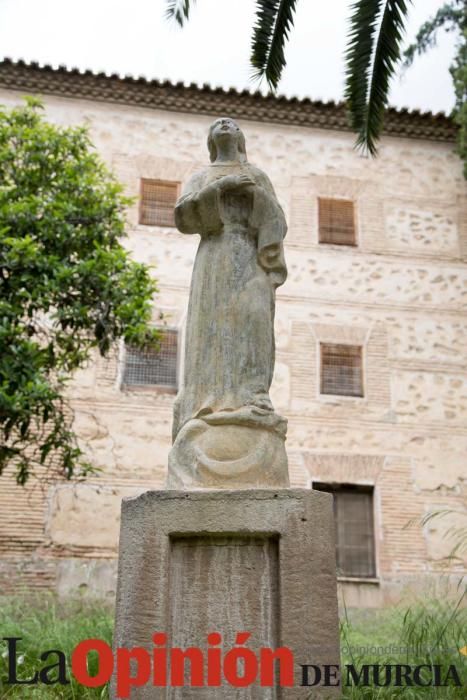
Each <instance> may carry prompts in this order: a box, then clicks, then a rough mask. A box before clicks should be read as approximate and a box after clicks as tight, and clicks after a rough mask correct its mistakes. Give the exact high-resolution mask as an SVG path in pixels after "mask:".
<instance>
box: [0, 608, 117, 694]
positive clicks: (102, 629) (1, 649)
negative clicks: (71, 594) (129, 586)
mask: <svg viewBox="0 0 467 700" xmlns="http://www.w3.org/2000/svg"><path fill="white" fill-rule="evenodd" d="M112 629H113V611H112V609H111V608H110V607H109V605H108V604H105V603H102V602H97V601H89V600H88V601H86V600H85V599H82V600H81V599H80V600H70V601H67V602H66V603H62V602H59V601H58V600H57V599H56V598H55V597H54V596H52V595H41V596H32V597H31V596H30V597H23V596H21V597H20V596H18V597H15V598H4V599H1V600H0V632H1V635H0V638H3V637H21V638H22V641H21V642H19V643H18V654H19V655H20V656H19V658H21V656H24V661H23V663H22V664H21V665H19V666H18V676H19V677H21V678H31V677H32V676H33V675H34V673H35V671H36V670H37V669H40V668H42V667H43V666H44V665H45V664H44V662H41V660H40V655H41V653H43V652H44V651H46V650H48V649H60V650H62V651H64V652H65V654H66V656H67V659H68V660H69V659H70V655H71V652H72V650H73V649H74V647H75V646H76V645H77V644H78V642H80V641H82V640H83V639H90V638H98V639H103V640H105V641H107V642H109V643H111V640H112ZM5 651H6V644H5V642H2V643H1V646H0V698H1V700H4V698H5V700H6V699H9V698H20V697H21V698H33V699H34V700H36V698H41V699H42V698H63V700H72V699H73V700H74V698H108V693H107V689H106V688H96V689H92V688H85V687H84V686H82V685H79V684H78V683H77V682H76V681H75V680H74V678H73V676H72V675H71V674H70V673H68V674H67V676H68V678H70V680H71V683H70V685H68V686H63V685H59V684H57V685H53V686H45V685H43V684H40V685H37V686H26V685H22V686H16V685H6V683H5V680H6V674H7V668H6V659H5V658H4V657H3V658H2V655H3V654H4V653H5ZM54 662H55V659H53V658H52V659H51V660H50V661H49V662H48V663H54ZM89 668H90V672H91V673H96V672H97V660H96V658H91V657H90V662H89ZM91 669H93V670H91Z"/></svg>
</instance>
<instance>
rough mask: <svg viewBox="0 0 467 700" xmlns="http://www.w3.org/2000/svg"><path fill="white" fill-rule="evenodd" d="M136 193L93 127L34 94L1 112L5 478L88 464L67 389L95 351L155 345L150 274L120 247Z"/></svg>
mask: <svg viewBox="0 0 467 700" xmlns="http://www.w3.org/2000/svg"><path fill="white" fill-rule="evenodd" d="M128 202H129V200H128V199H127V198H125V197H124V196H123V195H122V188H121V186H120V185H119V184H118V183H117V182H116V181H115V180H114V179H113V177H112V176H111V174H110V173H109V172H108V171H107V170H106V168H105V166H104V165H103V163H102V162H101V161H100V159H99V157H98V155H97V153H96V152H95V150H94V149H93V147H92V145H91V142H90V140H89V136H88V134H87V132H86V129H84V128H81V127H73V128H64V127H59V126H55V125H52V124H50V123H48V122H47V121H45V119H44V118H43V116H42V114H41V105H40V103H38V102H37V101H36V100H32V99H29V100H28V101H27V103H26V105H23V106H20V107H17V108H15V109H13V110H10V111H8V110H5V109H0V474H1V473H2V471H3V470H4V468H5V467H6V466H7V465H8V464H12V463H13V464H14V466H15V468H16V476H17V481H18V483H20V484H25V483H26V481H27V480H28V478H29V477H30V476H31V475H32V474H34V473H36V471H37V469H38V467H43V468H49V469H50V467H51V465H53V467H54V473H57V470H58V473H60V474H61V475H63V476H64V477H66V478H71V477H72V476H75V477H77V476H84V475H85V474H86V473H87V472H88V471H89V470H91V469H92V467H91V466H90V465H89V464H86V463H85V462H84V459H83V455H82V453H81V451H80V449H79V447H78V445H77V441H76V436H75V435H74V433H73V429H72V416H71V412H70V408H69V406H68V403H67V400H66V388H67V383H68V382H69V380H70V378H71V376H72V374H73V372H74V371H75V370H76V369H78V368H79V367H83V366H84V365H85V363H86V361H87V360H88V359H89V357H90V355H91V353H92V351H93V348H98V351H99V352H100V354H101V355H105V354H106V353H107V352H108V350H109V348H110V347H111V345H112V344H113V343H114V341H116V340H117V339H119V338H123V339H124V340H125V341H126V342H129V343H132V344H135V345H137V346H144V345H154V344H156V343H157V333H156V332H155V331H154V330H153V329H151V328H150V326H149V325H148V324H149V320H150V316H151V299H152V297H153V295H154V293H155V292H156V291H157V289H156V285H155V282H154V281H153V280H152V279H151V276H150V274H149V270H148V269H147V268H146V267H145V266H144V265H140V264H137V263H135V262H132V261H131V260H130V258H129V254H128V252H127V251H126V250H125V249H124V248H123V247H122V245H121V243H120V242H119V240H120V238H121V237H122V236H123V235H124V232H125V209H126V206H127V204H128Z"/></svg>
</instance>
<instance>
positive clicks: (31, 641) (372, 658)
mask: <svg viewBox="0 0 467 700" xmlns="http://www.w3.org/2000/svg"><path fill="white" fill-rule="evenodd" d="M464 602H465V598H463V597H462V596H461V595H459V598H458V601H457V604H456V602H455V601H454V603H453V602H452V601H448V600H447V599H437V600H430V601H427V602H425V603H423V602H420V601H419V602H417V603H415V604H414V605H412V606H411V607H409V608H407V607H405V608H404V607H403V606H401V607H392V608H390V609H384V610H380V611H371V610H361V611H358V610H354V611H351V612H348V611H346V610H345V611H344V616H343V620H342V621H341V649H342V659H341V666H342V668H343V667H344V665H345V664H354V665H356V666H358V667H360V666H361V665H363V664H379V665H381V666H382V665H386V664H409V665H411V666H415V665H420V664H427V665H429V666H431V665H436V664H439V665H441V666H442V668H443V669H444V672H443V675H444V674H445V672H446V670H447V668H448V667H449V665H450V664H453V665H455V666H456V668H457V670H458V672H459V674H460V675H461V680H462V682H463V684H464V685H463V687H461V688H459V687H455V686H454V685H450V686H448V687H445V688H433V687H431V688H430V687H427V688H420V687H405V688H395V687H394V686H392V685H391V686H390V687H387V688H384V687H381V688H378V687H374V686H370V687H361V686H359V687H346V686H344V688H343V695H344V697H345V698H351V699H352V700H353V699H354V698H362V699H363V700H373V699H378V700H396V698H404V700H412V699H413V698H415V699H418V698H426V699H427V700H428V699H431V698H446V699H448V700H451V699H452V700H454V699H458V698H459V699H460V698H465V697H467V693H466V687H467V685H466V684H467V656H464V655H463V654H462V653H460V651H459V650H460V649H461V648H463V647H464V646H465V645H466V643H467V639H466V630H467V610H466V608H465V607H463V603H464ZM112 627H113V612H112V610H111V609H110V607H109V606H108V604H105V603H102V602H96V601H94V602H93V601H89V600H86V599H83V600H70V601H67V602H65V603H63V602H60V601H58V600H57V599H56V598H55V597H53V596H51V595H50V596H44V595H41V596H38V597H20V596H18V597H15V598H4V599H1V600H0V632H1V635H0V637H21V638H22V641H21V642H20V643H19V646H18V654H20V655H21V656H23V657H24V660H23V661H22V663H21V664H20V665H19V666H18V668H19V674H20V677H21V678H30V677H31V676H32V675H34V672H35V671H36V670H37V669H38V668H41V667H42V666H44V663H43V662H41V661H40V654H41V653H42V652H44V651H45V650H47V649H61V650H63V651H64V652H65V653H66V655H67V658H68V659H69V658H70V653H71V651H72V650H73V648H74V647H75V646H76V644H77V643H78V642H79V641H81V640H83V639H89V638H92V637H94V638H99V639H103V640H105V641H107V642H109V643H110V642H111V637H112ZM5 650H6V645H5V643H4V642H0V698H1V699H2V700H3V699H4V698H5V699H9V698H19V697H21V698H33V699H35V698H41V699H42V698H45V699H47V698H62V699H63V700H72V699H74V698H101V699H102V698H108V691H107V688H96V689H91V688H85V687H83V686H81V685H78V684H77V683H76V682H75V681H74V679H73V677H71V683H70V685H68V686H61V685H53V686H45V685H43V684H41V685H37V686H25V685H23V686H12V685H6V683H5V680H6V674H7V669H6V658H5V656H3V657H2V654H4V652H5ZM52 663H53V661H52ZM96 671H97V665H96V659H95V658H92V659H91V660H90V672H91V674H93V673H96ZM68 675H70V674H68ZM303 697H304V698H305V697H306V689H305V688H304V689H303Z"/></svg>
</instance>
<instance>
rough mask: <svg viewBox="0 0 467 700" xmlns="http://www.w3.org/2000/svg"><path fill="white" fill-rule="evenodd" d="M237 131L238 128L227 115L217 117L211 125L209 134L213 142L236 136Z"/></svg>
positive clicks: (238, 131)
mask: <svg viewBox="0 0 467 700" xmlns="http://www.w3.org/2000/svg"><path fill="white" fill-rule="evenodd" d="M239 133H240V128H239V127H238V126H237V124H236V123H235V122H234V121H233V119H229V118H228V117H222V118H221V119H217V120H216V121H215V122H214V124H213V125H212V130H211V136H212V139H213V140H214V143H217V142H218V141H219V140H224V139H227V138H233V137H235V138H238V135H239Z"/></svg>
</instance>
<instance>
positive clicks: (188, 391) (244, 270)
mask: <svg viewBox="0 0 467 700" xmlns="http://www.w3.org/2000/svg"><path fill="white" fill-rule="evenodd" d="M241 174H245V175H248V176H249V177H250V178H251V179H252V180H254V182H255V185H254V187H251V188H248V189H247V190H245V189H244V190H241V191H232V190H231V191H227V192H223V193H221V192H220V191H219V189H218V188H216V187H213V186H212V185H213V183H214V182H215V180H217V179H219V178H221V177H224V176H226V175H241ZM175 222H176V225H177V227H178V229H179V230H180V231H181V232H182V233H188V234H192V233H199V234H200V236H201V241H200V244H199V248H198V252H197V254H196V260H195V264H194V268H193V276H192V281H191V291H190V302H189V308H188V318H187V327H186V346H185V367H184V385H183V388H182V390H181V391H180V393H179V395H178V397H177V399H176V404H175V409H174V425H173V439H174V440H175V438H176V436H177V434H178V432H179V430H180V429H181V428H182V427H183V426H184V425H185V424H186V423H187V422H188V421H189V420H190V419H193V418H201V419H203V420H204V421H206V422H207V423H209V424H213V425H216V424H222V423H237V424H245V425H252V426H254V425H262V426H263V427H266V428H269V429H271V430H275V431H278V432H279V433H281V434H282V435H283V436H285V430H286V421H285V420H284V419H283V418H281V417H280V416H278V415H276V414H275V413H274V410H273V407H272V404H271V401H270V399H269V388H270V386H271V382H272V376H273V371H274V308H275V289H276V287H278V286H279V285H281V284H283V282H284V281H285V279H286V276H287V269H286V266H285V261H284V254H283V238H284V236H285V234H286V231H287V226H286V222H285V217H284V214H283V211H282V209H281V207H280V205H279V203H278V201H277V198H276V196H275V193H274V190H273V187H272V185H271V183H270V181H269V179H268V177H267V176H266V175H265V174H264V173H263V172H262V171H261V170H259V169H258V168H256V167H254V166H252V165H250V164H249V163H246V162H245V163H234V164H219V165H217V164H213V165H211V166H210V167H208V168H206V169H205V170H203V171H202V172H200V173H198V174H196V175H194V176H193V177H192V178H191V180H190V181H189V182H188V185H187V187H186V189H185V191H184V193H183V195H182V197H181V198H180V199H179V201H178V202H177V205H176V208H175Z"/></svg>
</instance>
